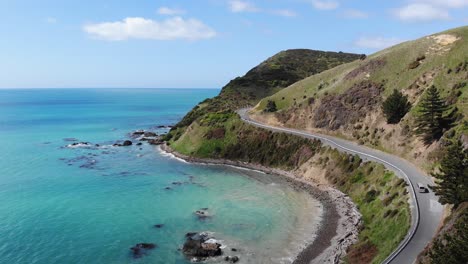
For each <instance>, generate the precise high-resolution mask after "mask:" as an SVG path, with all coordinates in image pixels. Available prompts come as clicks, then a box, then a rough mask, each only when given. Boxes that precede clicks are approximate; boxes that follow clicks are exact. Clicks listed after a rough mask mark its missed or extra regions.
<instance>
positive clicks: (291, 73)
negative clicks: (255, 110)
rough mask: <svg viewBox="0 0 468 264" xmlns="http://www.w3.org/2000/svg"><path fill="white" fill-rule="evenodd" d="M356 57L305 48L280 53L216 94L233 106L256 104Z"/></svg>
mask: <svg viewBox="0 0 468 264" xmlns="http://www.w3.org/2000/svg"><path fill="white" fill-rule="evenodd" d="M359 57H360V55H357V54H351V53H343V52H325V51H317V50H307V49H295V50H286V51H282V52H280V53H278V54H276V55H275V56H273V57H271V58H269V59H267V60H266V61H264V62H262V63H261V64H260V65H258V66H256V67H255V68H253V69H251V70H250V71H249V72H247V74H245V76H243V77H238V78H235V79H234V80H232V81H230V82H229V83H228V84H227V85H226V86H225V87H224V88H223V89H222V91H221V93H220V94H219V97H220V99H223V100H228V101H230V103H231V104H232V105H233V106H238V105H239V103H256V102H257V101H259V100H260V99H262V98H264V97H266V96H269V95H271V94H273V93H274V92H277V91H278V90H280V89H282V88H284V87H287V86H289V85H291V84H293V83H295V82H297V81H299V80H302V79H304V78H306V77H309V76H311V75H313V74H317V73H320V72H323V71H325V70H328V69H331V68H334V67H336V66H338V65H340V64H343V63H346V62H350V61H353V60H356V59H358V58H359Z"/></svg>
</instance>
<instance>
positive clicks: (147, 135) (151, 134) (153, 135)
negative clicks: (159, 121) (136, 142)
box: [143, 131, 158, 137]
mask: <svg viewBox="0 0 468 264" xmlns="http://www.w3.org/2000/svg"><path fill="white" fill-rule="evenodd" d="M143 136H145V137H157V136H158V134H156V133H154V132H150V131H147V132H145V133H144V134H143Z"/></svg>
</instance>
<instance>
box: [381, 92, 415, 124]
mask: <svg viewBox="0 0 468 264" xmlns="http://www.w3.org/2000/svg"><path fill="white" fill-rule="evenodd" d="M410 109H411V103H410V102H408V96H405V95H403V94H402V93H401V92H400V91H397V90H396V89H394V90H393V93H392V94H391V95H390V96H389V97H388V98H387V99H386V100H385V101H384V102H383V104H382V111H383V113H384V115H385V117H386V118H387V123H388V124H397V123H399V122H400V120H401V119H402V118H403V117H404V116H405V115H406V113H408V111H409V110H410Z"/></svg>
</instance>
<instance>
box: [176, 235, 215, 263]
mask: <svg viewBox="0 0 468 264" xmlns="http://www.w3.org/2000/svg"><path fill="white" fill-rule="evenodd" d="M185 237H186V239H187V240H186V241H185V243H184V246H183V248H182V252H183V253H184V255H185V256H186V257H187V258H189V259H191V260H195V261H203V260H206V259H207V258H210V257H216V256H221V255H222V254H223V252H222V250H221V244H219V243H217V241H216V240H215V239H213V238H212V237H210V236H209V235H208V234H207V233H192V232H191V233H187V234H186V235H185Z"/></svg>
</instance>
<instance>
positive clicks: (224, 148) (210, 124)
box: [166, 50, 410, 263]
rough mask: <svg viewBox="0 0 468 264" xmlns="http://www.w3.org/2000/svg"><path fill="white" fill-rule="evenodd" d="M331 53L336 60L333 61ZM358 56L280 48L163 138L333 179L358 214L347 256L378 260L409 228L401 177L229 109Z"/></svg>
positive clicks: (209, 153)
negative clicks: (267, 127)
mask: <svg viewBox="0 0 468 264" xmlns="http://www.w3.org/2000/svg"><path fill="white" fill-rule="evenodd" d="M305 54H309V56H304V55H305ZM337 57H338V58H341V57H342V58H341V59H342V60H340V61H337ZM359 58H362V56H358V55H351V54H346V53H325V52H316V51H305V50H294V51H286V52H281V53H279V54H278V55H275V56H273V57H272V58H270V59H268V60H267V61H265V62H263V63H262V64H260V65H259V66H257V67H256V68H254V69H252V70H251V71H249V72H248V73H247V74H246V76H244V77H242V78H237V79H235V80H233V81H231V82H230V83H229V84H228V85H227V86H226V87H224V88H223V90H222V91H221V93H220V95H219V96H217V97H215V98H213V99H208V100H206V101H204V102H202V103H200V104H199V105H197V106H196V107H195V108H194V109H193V110H192V111H191V112H189V113H188V114H187V116H186V117H184V119H183V120H182V121H181V122H180V123H179V124H178V125H177V126H175V127H174V128H173V129H172V130H171V132H170V133H169V134H168V136H167V138H166V140H167V144H169V145H170V146H171V147H172V148H173V149H174V150H176V151H177V152H179V153H182V154H185V155H189V156H193V157H197V158H220V159H229V160H237V161H242V162H248V163H251V164H259V165H263V166H269V167H273V168H280V169H283V170H288V171H292V172H294V173H295V174H296V175H300V177H303V178H305V179H307V180H310V181H313V182H320V183H324V184H332V185H334V186H335V187H336V188H338V189H340V190H341V191H343V192H344V193H347V194H348V195H349V196H350V197H351V199H352V200H353V201H354V203H355V204H356V205H357V206H358V208H359V210H360V212H361V213H362V215H363V225H362V227H361V233H360V236H359V241H358V243H356V244H355V245H353V246H352V247H351V249H350V250H349V252H348V256H347V257H346V261H347V262H348V263H379V262H381V261H382V260H383V259H385V257H386V256H388V254H390V253H391V252H392V250H393V249H394V248H395V247H396V246H397V245H398V243H399V242H400V241H401V240H402V239H403V237H404V236H405V234H406V232H407V230H408V228H409V220H410V213H409V205H408V203H407V201H408V193H407V190H406V186H405V184H404V181H402V180H400V179H398V178H397V177H396V176H395V175H394V174H393V173H391V172H389V171H387V170H386V169H385V168H384V167H383V166H382V165H379V164H376V163H372V162H363V161H362V160H361V159H359V158H358V157H355V156H352V155H348V154H344V153H340V152H338V151H337V150H334V149H331V148H328V147H323V146H321V144H319V143H318V142H317V141H312V140H307V139H304V138H301V137H297V136H292V135H287V134H283V133H272V132H270V131H267V130H264V129H260V128H256V127H253V126H251V125H248V124H246V123H244V122H242V121H241V120H240V118H239V116H238V115H237V114H236V113H235V112H234V111H233V110H236V109H237V108H238V107H240V106H245V105H253V104H255V103H256V102H258V100H259V99H260V97H262V96H264V95H268V94H272V93H274V92H275V91H278V90H281V88H282V87H283V86H287V85H288V84H290V83H292V82H293V80H295V79H296V80H297V79H300V78H302V77H305V76H309V75H311V74H313V73H319V72H321V71H323V70H326V69H329V68H331V67H334V66H336V65H338V64H340V63H343V62H345V61H348V62H349V61H351V60H355V59H359ZM302 59H304V62H303V61H302ZM351 63H358V62H351ZM338 67H340V66H338Z"/></svg>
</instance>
